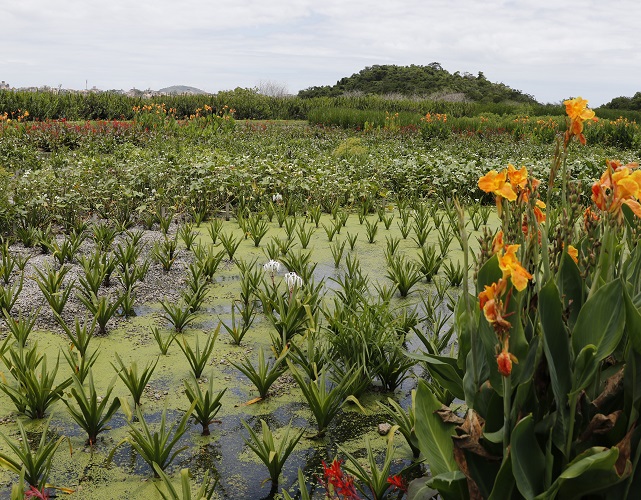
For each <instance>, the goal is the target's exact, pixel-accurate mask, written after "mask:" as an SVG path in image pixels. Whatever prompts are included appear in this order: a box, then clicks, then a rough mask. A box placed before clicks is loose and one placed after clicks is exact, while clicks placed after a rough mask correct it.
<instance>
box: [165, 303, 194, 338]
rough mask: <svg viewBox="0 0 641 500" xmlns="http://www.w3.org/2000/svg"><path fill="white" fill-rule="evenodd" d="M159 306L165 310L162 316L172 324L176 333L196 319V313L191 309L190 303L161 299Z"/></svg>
mask: <svg viewBox="0 0 641 500" xmlns="http://www.w3.org/2000/svg"><path fill="white" fill-rule="evenodd" d="M160 306H161V307H162V308H163V310H164V311H165V314H164V315H163V317H164V318H165V319H166V320H167V321H169V322H170V323H171V324H172V326H173V327H174V329H175V330H176V332H177V333H181V332H182V331H183V330H184V329H185V328H187V327H188V326H189V325H190V324H191V323H193V322H194V320H195V319H196V313H195V312H194V311H192V307H191V305H190V304H186V305H185V304H180V303H175V302H167V301H164V300H162V301H160Z"/></svg>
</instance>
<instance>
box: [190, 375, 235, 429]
mask: <svg viewBox="0 0 641 500" xmlns="http://www.w3.org/2000/svg"><path fill="white" fill-rule="evenodd" d="M184 384H185V394H186V395H187V399H189V403H190V404H193V403H195V406H194V409H193V416H194V420H195V421H196V423H197V424H199V425H201V426H202V428H203V431H202V435H203V436H209V426H210V425H211V424H212V423H214V422H215V421H216V420H215V417H216V415H217V414H218V412H219V411H220V408H221V407H222V404H221V402H220V400H221V398H222V397H223V394H225V391H226V390H227V388H226V387H225V388H224V389H223V390H222V391H218V392H215V391H214V377H213V374H212V376H210V377H209V385H208V386H207V388H206V389H205V391H204V392H203V391H202V389H201V388H200V383H199V381H198V379H196V378H195V377H192V379H191V380H185V382H184Z"/></svg>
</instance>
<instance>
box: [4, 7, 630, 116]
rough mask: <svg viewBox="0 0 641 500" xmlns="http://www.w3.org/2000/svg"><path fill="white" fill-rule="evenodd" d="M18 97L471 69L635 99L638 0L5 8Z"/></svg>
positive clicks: (553, 88) (321, 81)
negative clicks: (378, 71)
mask: <svg viewBox="0 0 641 500" xmlns="http://www.w3.org/2000/svg"><path fill="white" fill-rule="evenodd" d="M2 3H3V5H2V9H1V12H2V20H3V22H2V30H1V31H0V80H5V81H6V82H8V83H9V84H10V85H12V86H14V87H23V86H42V85H49V86H52V87H57V86H58V85H62V87H64V88H75V89H81V88H84V87H85V84H87V85H88V86H89V87H92V86H96V87H98V88H100V89H103V90H106V89H125V90H127V89H130V88H132V87H136V88H140V89H146V88H151V89H159V88H162V87H165V86H169V85H178V84H180V85H190V86H194V87H198V88H201V89H203V90H206V91H209V92H217V91H219V90H227V89H233V88H235V87H256V86H259V85H260V84H261V82H262V83H265V82H269V83H271V84H273V85H275V86H277V87H285V88H286V89H287V90H288V91H289V92H290V93H296V92H297V91H298V90H300V89H304V88H307V87H310V86H314V85H333V84H335V83H336V81H337V80H338V79H340V78H342V77H344V76H349V75H351V74H353V73H357V72H358V71H360V70H361V69H363V68H365V67H367V66H372V65H375V64H398V65H409V64H416V65H426V64H429V63H431V62H439V63H440V64H441V65H442V66H443V68H445V69H446V70H448V71H450V72H455V71H460V72H461V73H463V72H469V73H472V74H474V75H476V74H477V73H478V72H479V71H482V72H483V73H484V74H485V77H486V78H487V79H489V80H490V81H493V82H502V83H505V84H506V85H509V86H510V87H513V88H516V89H519V90H522V91H523V92H526V93H528V94H531V95H533V96H534V97H535V98H536V99H537V100H539V101H541V102H558V101H560V100H562V99H564V98H567V97H570V96H577V95H581V96H583V97H584V98H586V99H588V100H589V101H590V105H591V106H598V105H600V104H603V103H605V102H608V101H609V100H611V99H612V98H613V97H617V96H621V95H624V96H632V95H634V93H635V92H637V91H641V36H639V29H640V25H641V2H640V1H639V0H608V1H604V0H599V1H593V0H583V1H573V0H566V1H560V0H511V1H510V0H396V1H395V0H386V1H382V0H316V1H311V0H171V1H170V0H137V1H128V0H82V1H81V0H58V1H57V2H52V1H51V0H20V1H12V2H10V1H9V0H3V2H2Z"/></svg>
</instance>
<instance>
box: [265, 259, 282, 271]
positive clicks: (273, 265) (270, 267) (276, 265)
mask: <svg viewBox="0 0 641 500" xmlns="http://www.w3.org/2000/svg"><path fill="white" fill-rule="evenodd" d="M263 271H265V272H266V273H270V274H274V273H277V272H278V271H280V262H278V261H277V260H274V259H272V260H270V261H269V262H268V263H267V264H265V265H263Z"/></svg>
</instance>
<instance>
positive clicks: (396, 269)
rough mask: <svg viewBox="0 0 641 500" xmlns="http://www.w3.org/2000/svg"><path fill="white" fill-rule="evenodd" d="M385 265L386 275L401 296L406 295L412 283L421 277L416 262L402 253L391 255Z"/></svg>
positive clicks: (414, 283)
mask: <svg viewBox="0 0 641 500" xmlns="http://www.w3.org/2000/svg"><path fill="white" fill-rule="evenodd" d="M387 266H388V267H387V277H388V278H389V279H390V281H392V283H394V284H395V285H396V288H397V289H398V291H399V293H400V294H401V297H407V294H408V293H409V292H410V290H411V289H412V288H413V287H414V285H416V284H417V283H419V282H420V281H421V279H423V275H422V274H421V272H420V270H419V268H418V266H417V265H416V263H414V262H413V261H411V260H408V259H406V258H405V256H403V255H401V256H398V257H392V258H391V259H390V260H389V261H388V263H387Z"/></svg>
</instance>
